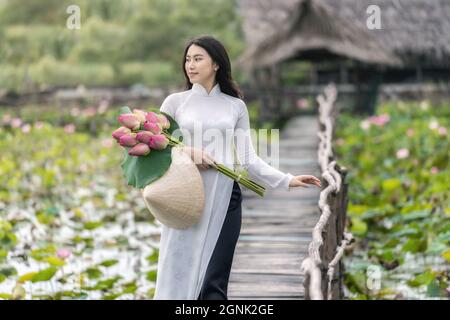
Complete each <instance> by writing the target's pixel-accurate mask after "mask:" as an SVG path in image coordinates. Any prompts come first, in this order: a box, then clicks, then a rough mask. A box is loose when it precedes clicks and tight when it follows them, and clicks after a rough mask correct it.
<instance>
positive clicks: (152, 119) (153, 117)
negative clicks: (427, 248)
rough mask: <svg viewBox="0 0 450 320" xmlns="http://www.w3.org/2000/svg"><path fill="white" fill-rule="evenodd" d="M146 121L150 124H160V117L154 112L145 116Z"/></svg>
mask: <svg viewBox="0 0 450 320" xmlns="http://www.w3.org/2000/svg"><path fill="white" fill-rule="evenodd" d="M145 120H147V121H148V122H151V123H158V122H159V118H158V115H157V114H156V113H154V112H147V114H146V115H145Z"/></svg>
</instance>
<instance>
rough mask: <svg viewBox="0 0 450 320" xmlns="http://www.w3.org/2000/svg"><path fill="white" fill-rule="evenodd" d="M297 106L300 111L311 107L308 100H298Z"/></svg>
mask: <svg viewBox="0 0 450 320" xmlns="http://www.w3.org/2000/svg"><path fill="white" fill-rule="evenodd" d="M296 104H297V109H300V110H304V109H308V107H309V103H308V100H306V99H298V100H297V102H296Z"/></svg>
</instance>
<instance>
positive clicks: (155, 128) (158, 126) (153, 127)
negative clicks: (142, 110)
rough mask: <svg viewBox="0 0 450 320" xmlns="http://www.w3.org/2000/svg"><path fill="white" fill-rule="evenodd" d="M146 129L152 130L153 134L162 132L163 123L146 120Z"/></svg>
mask: <svg viewBox="0 0 450 320" xmlns="http://www.w3.org/2000/svg"><path fill="white" fill-rule="evenodd" d="M144 129H145V130H147V131H150V132H151V133H153V134H160V133H161V124H159V123H154V122H150V121H146V122H144Z"/></svg>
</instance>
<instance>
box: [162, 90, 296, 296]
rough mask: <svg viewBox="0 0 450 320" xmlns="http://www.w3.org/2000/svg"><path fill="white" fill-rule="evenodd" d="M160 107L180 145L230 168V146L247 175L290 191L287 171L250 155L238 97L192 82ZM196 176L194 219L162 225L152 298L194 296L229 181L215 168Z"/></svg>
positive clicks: (228, 192)
mask: <svg viewBox="0 0 450 320" xmlns="http://www.w3.org/2000/svg"><path fill="white" fill-rule="evenodd" d="M160 110H161V111H163V112H165V113H167V114H169V115H171V116H172V117H173V118H174V119H175V121H176V122H177V123H178V125H179V126H180V129H181V132H182V133H183V138H184V140H183V143H184V144H185V145H187V146H193V147H196V148H204V149H205V151H207V152H208V153H209V154H210V155H211V156H212V157H213V158H214V159H215V160H216V161H218V162H220V163H222V164H224V165H226V166H227V167H229V168H234V164H235V159H234V153H233V144H234V145H235V148H236V154H237V157H238V159H237V160H239V162H240V164H241V165H242V167H243V168H244V169H246V170H247V171H248V174H249V178H250V179H252V180H254V181H256V182H259V183H261V184H263V185H264V186H265V187H267V188H282V189H284V190H287V191H288V190H290V187H289V182H290V180H291V179H292V177H293V175H291V174H290V173H286V174H285V173H283V172H281V171H279V170H277V169H276V168H274V167H272V166H270V165H268V164H267V163H266V162H265V161H263V160H262V159H261V158H260V157H259V156H258V155H257V154H256V152H255V150H254V148H253V145H252V139H251V132H250V122H249V115H248V110H247V106H246V104H245V103H244V101H242V100H241V99H239V98H235V97H232V96H230V95H227V94H225V93H223V92H221V90H220V86H219V84H216V85H215V86H214V88H213V89H212V90H211V92H210V93H209V94H208V92H207V90H206V89H205V88H204V87H203V86H202V85H200V84H196V83H195V84H193V86H192V89H191V90H187V91H183V92H178V93H174V94H171V95H169V96H168V97H167V98H166V99H165V100H164V102H163V104H162V105H161V108H160ZM200 174H201V176H202V180H203V184H204V191H205V207H204V210H203V213H202V216H201V218H200V221H199V222H198V223H197V224H195V225H194V226H192V227H190V228H188V229H184V230H179V229H173V228H169V227H167V226H165V225H163V226H162V231H161V239H160V248H159V260H158V273H157V280H156V290H155V296H154V299H166V300H167V299H171V300H175V299H180V300H181V299H182V300H195V299H197V297H198V295H199V293H200V290H201V286H202V284H203V279H204V276H205V273H206V268H207V266H208V263H209V260H210V258H211V256H212V253H213V250H214V247H215V245H216V242H217V240H218V238H219V234H220V230H221V228H222V225H223V222H224V220H225V216H226V213H227V209H228V205H229V202H230V197H231V192H232V188H233V180H232V179H230V178H229V177H227V176H225V175H223V174H221V173H220V172H218V171H216V170H215V169H212V168H211V169H208V170H201V171H200ZM180 179H182V177H180ZM244 188H245V187H244ZM186 192H189V190H186Z"/></svg>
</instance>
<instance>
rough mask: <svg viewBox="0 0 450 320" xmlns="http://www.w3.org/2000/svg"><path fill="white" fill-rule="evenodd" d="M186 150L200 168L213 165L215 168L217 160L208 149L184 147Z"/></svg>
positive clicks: (203, 168) (207, 167) (204, 168)
mask: <svg viewBox="0 0 450 320" xmlns="http://www.w3.org/2000/svg"><path fill="white" fill-rule="evenodd" d="M182 149H183V151H184V152H186V153H187V154H188V155H189V156H190V157H191V159H192V161H194V163H195V164H196V165H197V167H198V168H199V169H200V170H207V169H209V168H211V167H213V168H215V167H216V165H215V160H214V158H212V157H211V156H210V155H209V154H208V153H207V152H206V151H204V150H202V149H198V148H194V147H183V148H182Z"/></svg>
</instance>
